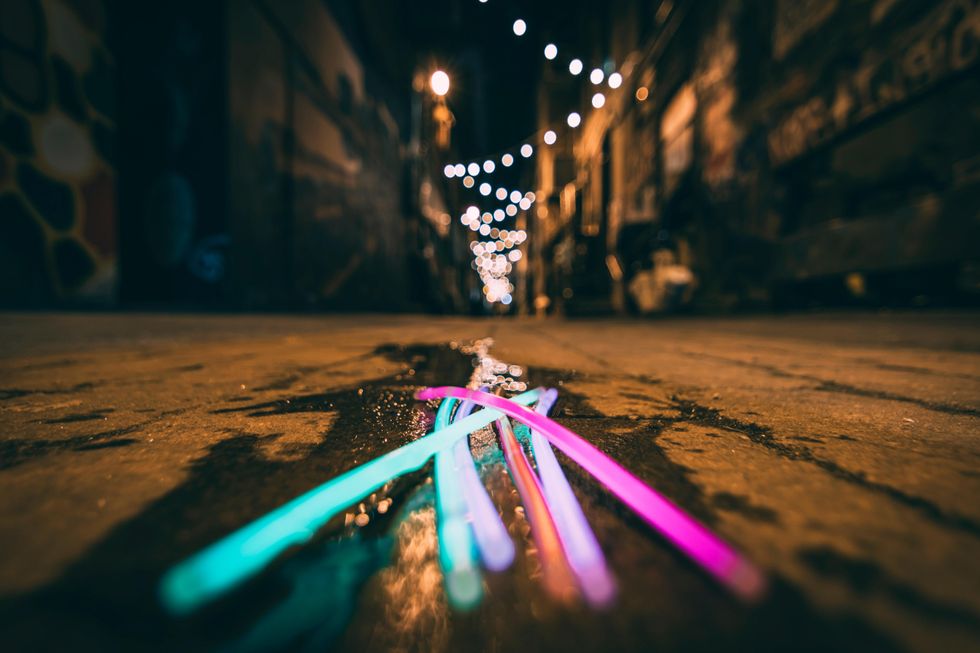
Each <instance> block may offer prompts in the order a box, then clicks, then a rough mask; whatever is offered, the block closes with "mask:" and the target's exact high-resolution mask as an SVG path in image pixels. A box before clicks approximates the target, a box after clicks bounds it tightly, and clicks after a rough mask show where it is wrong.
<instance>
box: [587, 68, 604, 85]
mask: <svg viewBox="0 0 980 653" xmlns="http://www.w3.org/2000/svg"><path fill="white" fill-rule="evenodd" d="M605 77H606V75H605V73H603V72H602V68H593V69H592V72H591V73H589V81H590V82H592V83H593V84H601V83H602V80H603V79H605Z"/></svg>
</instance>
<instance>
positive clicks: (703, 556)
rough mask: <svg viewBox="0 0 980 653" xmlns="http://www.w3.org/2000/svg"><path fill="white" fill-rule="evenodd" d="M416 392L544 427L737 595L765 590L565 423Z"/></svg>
mask: <svg viewBox="0 0 980 653" xmlns="http://www.w3.org/2000/svg"><path fill="white" fill-rule="evenodd" d="M416 396H417V397H418V398H419V399H422V400H427V399H437V398H441V397H456V398H457V399H469V400H471V401H473V402H474V403H477V404H480V405H481V406H487V407H493V408H495V409H497V410H499V411H500V412H502V413H504V414H506V415H508V416H510V417H513V418H514V419H517V420H520V421H521V422H524V423H525V424H527V425H528V426H530V427H531V428H532V429H535V430H538V431H540V432H541V434H542V435H544V436H545V437H547V438H548V440H549V441H550V442H551V443H552V444H554V445H555V446H557V447H558V448H559V449H561V450H562V451H564V452H565V454H567V455H568V457H569V458H571V459H572V460H574V461H575V462H576V463H578V464H579V465H581V466H582V468H584V469H585V470H586V471H587V472H589V473H590V474H592V476H594V477H595V478H596V479H597V480H598V481H599V482H600V483H602V484H603V485H605V486H606V487H607V488H608V489H609V490H610V491H611V492H612V493H613V494H615V495H616V496H617V497H619V499H620V500H621V501H623V503H625V504H626V505H627V506H629V507H630V508H631V509H632V510H633V511H634V512H636V514H638V515H639V516H640V517H642V518H643V519H644V520H645V521H646V522H647V523H648V524H650V525H651V526H652V527H653V528H655V529H656V530H657V531H659V532H660V533H661V534H662V535H663V536H664V537H666V538H667V539H668V540H670V541H671V542H673V543H674V544H675V545H676V546H677V547H678V548H679V549H680V550H681V551H683V552H684V553H686V554H687V555H688V556H689V557H690V558H691V559H692V560H694V561H695V562H697V563H698V564H700V565H701V566H702V567H704V569H705V570H707V571H708V572H709V573H711V574H712V575H713V576H714V577H715V578H717V579H718V580H719V581H720V582H721V583H722V584H723V585H725V586H726V587H728V588H729V589H730V590H732V592H734V593H735V594H736V595H737V596H739V597H741V598H744V599H755V598H758V597H759V596H760V595H761V594H762V592H763V589H764V584H765V583H764V579H763V577H762V575H761V573H760V572H759V571H758V570H757V569H756V568H755V567H754V566H753V565H752V563H750V562H749V561H748V560H746V559H745V558H743V557H742V556H741V555H739V553H738V552H736V551H735V550H734V549H733V548H732V547H730V546H729V545H728V544H726V543H725V542H724V541H722V540H721V539H720V538H718V537H717V536H716V535H715V534H714V533H712V532H711V531H709V530H708V529H707V528H705V527H704V526H702V525H701V524H700V523H698V522H697V521H695V520H694V519H693V518H692V517H690V516H688V515H687V513H685V512H684V511H683V510H681V509H680V508H678V507H677V506H675V505H674V504H673V503H671V502H670V501H669V500H667V499H666V498H665V497H664V496H662V495H661V494H660V493H658V492H657V491H656V490H654V489H653V488H651V487H649V486H647V485H646V484H645V483H643V482H642V481H641V480H640V479H638V478H636V477H635V476H633V475H632V474H631V473H630V472H629V471H627V470H626V469H624V468H623V467H622V466H620V465H619V464H618V463H617V462H616V461H614V460H613V459H611V458H610V457H609V456H607V455H606V454H604V453H602V452H601V451H599V450H598V449H596V448H595V447H594V446H592V445H591V444H589V443H588V442H586V441H585V440H583V439H582V438H581V437H579V436H578V435H576V434H575V433H573V432H571V431H569V430H568V429H566V428H565V427H564V426H562V425H561V424H558V423H556V422H554V421H552V420H551V419H549V418H547V417H545V416H543V415H538V414H537V413H535V412H533V411H531V410H528V409H527V408H525V407H524V406H521V405H520V404H518V403H516V402H514V401H512V400H509V399H504V398H503V397H497V396H495V395H491V394H488V393H485V392H476V391H473V390H467V389H465V388H456V387H449V386H443V387H438V388H426V389H424V390H422V391H420V392H419V393H418V394H417V395H416ZM521 403H523V402H521Z"/></svg>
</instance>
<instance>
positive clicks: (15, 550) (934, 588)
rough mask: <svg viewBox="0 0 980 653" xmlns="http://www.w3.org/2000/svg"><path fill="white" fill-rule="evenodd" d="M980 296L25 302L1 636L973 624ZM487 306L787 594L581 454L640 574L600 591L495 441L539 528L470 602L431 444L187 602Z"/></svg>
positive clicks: (416, 407)
mask: <svg viewBox="0 0 980 653" xmlns="http://www.w3.org/2000/svg"><path fill="white" fill-rule="evenodd" d="M976 326H977V323H976V315H975V314H971V313H959V314H956V313H952V314H950V313H926V314H909V313H896V314H890V313H884V314H878V315H875V314H837V315H834V314H828V315H820V314H817V315H811V316H784V317H771V318H752V317H744V318H730V319H693V318H691V319H671V320H659V321H649V322H635V321H623V320H605V321H558V320H517V319H509V320H503V319H498V320H479V319H478V320H472V319H459V318H423V317H392V316H375V317H371V316H345V317H329V318H328V317H271V316H270V317H254V316H192V315H186V316H184V315H175V316H153V315H127V316H125V317H122V316H120V315H118V314H93V315H78V314H34V315H32V314H6V315H3V317H2V319H0V342H2V349H0V351H2V364H0V365H2V366H0V378H2V379H3V384H2V388H0V406H2V411H3V415H4V432H3V439H2V442H0V446H2V449H0V460H2V466H3V469H2V471H0V496H2V497H3V499H2V500H0V511H2V512H0V529H2V531H0V537H2V541H3V542H4V556H3V558H2V561H0V592H2V596H3V600H2V603H0V606H2V608H0V609H2V620H3V621H2V629H3V631H4V632H5V633H7V634H6V635H5V636H4V637H5V640H6V641H7V642H8V643H7V644H5V646H8V645H9V642H10V641H11V640H12V641H13V642H14V644H15V645H14V649H15V650H28V649H29V650H64V649H66V648H70V649H71V650H77V651H82V650H86V651H87V650H102V651H104V650H131V649H134V648H141V649H143V648H146V649H156V650H176V649H178V648H179V649H181V650H199V649H211V648H218V649H221V650H261V649H263V648H267V647H270V646H272V642H277V646H278V645H281V644H282V643H283V642H290V641H295V638H297V637H305V638H308V639H301V640H299V641H306V642H307V645H308V646H309V645H310V644H309V642H310V641H317V640H316V637H319V638H320V640H319V641H320V642H321V643H322V642H326V643H327V644H326V645H325V646H326V647H327V648H329V645H330V643H333V644H334V645H336V646H339V647H340V648H344V649H346V650H379V649H385V650H432V651H453V650H461V649H463V648H465V649H467V650H475V651H512V650H532V649H535V650H620V651H634V650H636V651H639V650H668V651H670V650H692V649H699V650H701V649H703V650H718V649H719V648H735V649H745V650H787V649H789V648H792V649H794V650H831V649H832V650H862V651H866V650H911V651H935V650H944V651H969V650H976V648H975V647H976V644H977V641H978V638H980V621H978V615H980V597H978V593H977V587H978V584H980V565H978V564H977V560H978V559H980V541H978V536H980V509H978V505H980V504H978V503H977V501H976V497H977V496H978V493H980V474H978V472H977V470H978V468H980V467H978V461H980V441H978V439H977V433H978V432H980V429H978V414H980V332H978V330H977V329H976ZM488 337H489V338H492V339H493V341H494V343H495V344H494V345H493V347H492V349H491V353H492V354H493V356H495V357H496V358H498V359H500V360H502V361H504V362H506V363H509V364H512V365H518V366H521V368H522V370H521V372H522V375H521V376H520V377H519V378H521V379H522V380H524V381H526V382H527V383H529V384H531V385H536V384H546V385H551V386H554V387H556V388H558V390H559V400H558V403H557V405H556V407H555V409H554V411H553V412H552V414H553V415H554V416H555V417H556V418H557V421H558V422H559V423H561V424H563V425H565V426H567V427H569V428H571V429H572V430H573V431H576V432H578V433H579V434H581V435H582V436H583V437H585V438H586V439H588V440H589V441H591V442H592V443H594V444H595V445H597V446H598V447H599V448H600V449H601V450H602V451H604V452H606V453H607V454H609V455H610V456H612V457H613V458H614V459H616V460H618V461H619V462H621V463H622V464H623V465H624V466H626V467H627V468H629V469H630V470H631V471H633V472H635V473H636V474H637V475H638V476H639V477H640V478H641V479H642V480H643V481H645V482H646V483H648V484H650V485H651V486H652V487H654V488H656V489H657V490H659V491H661V492H663V494H664V495H665V496H667V497H668V498H669V499H671V500H673V501H674V502H676V503H677V504H678V505H679V506H680V507H681V508H683V509H685V510H686V511H688V512H689V513H690V514H692V515H693V516H695V517H696V518H697V519H699V520H700V521H702V522H703V523H704V524H706V525H708V526H709V527H710V528H712V529H713V530H715V531H716V532H717V533H718V534H719V535H721V536H722V537H723V538H725V539H726V540H728V541H729V542H730V543H731V544H733V545H734V546H735V547H736V548H737V549H739V550H740V551H741V552H743V553H744V554H745V555H746V556H747V557H748V558H749V559H750V560H751V561H752V562H754V563H755V564H757V565H758V566H759V567H760V568H761V570H762V571H763V572H764V574H765V575H766V577H767V580H768V586H769V589H768V593H767V594H766V595H765V596H764V597H763V598H762V599H761V601H760V602H759V603H757V604H755V605H746V604H743V603H741V602H740V601H738V600H737V599H736V598H735V597H733V596H732V595H731V594H729V593H727V592H726V591H725V590H723V589H721V588H720V587H719V586H718V585H717V584H715V583H714V582H713V581H712V580H711V579H710V578H709V577H708V576H707V575H705V574H704V573H703V572H702V571H700V570H699V569H697V568H696V566H694V565H692V564H691V563H690V562H689V561H687V560H686V559H684V558H683V556H680V555H678V554H677V553H676V552H675V551H674V550H673V549H672V547H671V546H670V545H669V544H667V543H665V541H664V540H663V538H661V537H659V536H658V535H657V534H655V533H653V532H651V530H650V529H649V528H648V527H647V526H646V525H645V524H643V523H642V522H640V521H639V520H637V519H636V518H635V517H634V516H632V515H631V514H630V513H629V511H627V510H624V509H623V507H622V506H621V505H620V504H619V503H618V502H617V501H616V500H615V499H613V498H612V497H610V495H609V494H608V493H607V492H605V491H604V490H603V489H602V488H601V487H600V486H598V485H597V484H596V482H595V481H594V480H592V479H590V478H589V477H588V476H587V475H585V474H583V473H582V472H581V471H580V470H579V469H578V468H577V467H576V466H575V465H574V464H572V463H568V462H567V459H564V458H562V461H563V463H565V464H564V466H565V467H566V469H567V472H568V475H569V478H570V480H571V483H572V485H573V487H574V489H575V492H576V494H577V495H578V496H579V498H580V500H581V502H582V504H583V506H584V509H585V512H586V515H587V517H588V520H589V522H590V524H591V525H592V526H593V528H594V530H595V533H596V536H597V538H598V541H599V543H600V545H601V547H602V550H603V551H604V553H605V554H606V556H607V558H608V562H609V565H610V567H611V570H612V572H613V575H614V577H615V580H616V582H617V584H618V586H619V595H618V597H617V599H616V601H615V603H614V604H613V605H612V606H611V607H609V608H606V609H604V610H599V611H593V610H589V609H587V608H585V607H584V606H583V605H582V602H581V600H580V599H572V600H571V601H570V602H568V603H565V604H563V603H561V602H556V601H552V600H549V599H548V598H547V597H546V596H545V595H544V594H543V590H542V587H541V584H540V582H539V580H536V579H539V576H540V573H539V572H540V569H539V562H538V559H537V556H536V554H535V552H534V547H533V545H532V543H531V539H530V536H529V529H528V524H527V522H526V521H525V519H524V517H523V512H522V511H521V510H520V509H519V507H518V506H519V504H520V501H519V499H518V497H517V494H516V492H515V491H514V489H513V486H512V484H511V482H510V480H509V477H508V473H507V471H506V469H505V467H504V465H503V463H502V460H501V459H500V458H499V454H497V455H496V458H495V459H491V460H489V461H486V469H485V471H484V479H485V481H486V483H487V486H488V487H489V489H490V491H491V494H492V496H493V498H494V500H495V501H496V502H497V503H498V505H499V507H500V510H501V511H502V514H503V515H504V517H505V522H506V524H507V527H508V529H509V531H510V533H511V534H512V536H513V537H514V538H515V541H516V542H517V559H516V561H515V563H514V566H513V567H512V568H511V569H509V570H507V571H504V572H501V573H490V574H488V575H487V576H486V579H485V580H486V582H487V583H488V586H487V593H486V596H485V598H484V600H483V603H482V605H480V607H479V608H477V609H476V610H475V611H473V612H472V613H458V612H452V611H450V610H449V608H448V607H447V604H446V600H445V597H444V595H443V588H442V581H441V574H440V571H439V563H438V557H437V545H436V531H435V520H434V513H433V497H432V485H431V473H432V469H431V465H429V466H426V467H425V468H424V469H423V470H422V471H421V472H419V473H415V474H413V475H409V476H408V477H405V478H401V479H399V480H397V482H396V483H394V484H393V485H391V486H389V487H387V490H386V491H385V492H381V493H378V494H377V495H376V496H375V495H372V498H371V499H370V500H369V501H366V502H363V503H361V504H360V506H351V507H350V508H349V509H348V510H347V511H346V512H345V513H344V516H343V517H342V518H341V517H338V518H336V519H335V520H334V521H332V522H331V524H330V525H329V526H328V527H327V528H326V529H325V532H324V534H323V535H322V536H321V537H318V538H317V539H316V540H315V541H314V542H313V543H311V544H310V545H308V546H306V547H300V548H299V549H298V550H295V551H294V552H293V553H292V554H291V555H289V556H287V558H286V559H285V560H283V561H279V562H277V563H276V564H275V565H274V566H273V567H272V568H271V569H270V570H268V571H266V572H264V573H263V574H261V575H260V576H259V578H258V579H257V580H255V581H252V582H251V583H250V584H248V585H246V586H245V587H244V588H242V589H240V590H238V591H237V592H235V593H233V594H232V595H231V596H230V597H227V598H224V599H222V601H220V602H219V603H218V604H216V605H214V606H209V607H208V608H207V610H206V611H205V612H204V616H201V615H197V616H195V617H192V618H185V619H175V618H171V617H169V616H167V615H166V614H165V613H164V612H163V611H162V609H161V608H160V606H159V604H158V602H157V601H156V586H157V584H158V582H159V579H160V577H161V575H162V574H163V572H164V571H165V570H166V568H167V567H168V566H170V565H172V564H173V563H175V562H177V561H178V560H180V559H182V558H184V557H186V556H187V555H190V554H191V553H193V552H195V551H196V550H198V549H200V548H201V547H203V546H205V545H207V544H210V543H211V542H212V541H214V540H216V539H218V538H219V537H221V536H223V535H224V534H226V533H228V532H230V531H232V530H234V529H235V528H238V527H240V526H242V525H243V524H245V523H247V522H248V521H251V520H252V519H255V518H257V517H259V516H261V515H262V514H263V513H265V512H267V511H268V510H271V509H273V508H275V507H276V506H278V505H279V504H281V503H283V502H285V501H287V500H289V499H291V498H293V497H294V496H297V495H299V494H301V493H302V492H304V491H306V490H308V489H310V488H311V487H314V486H316V485H318V484H320V483H322V482H324V481H325V480H327V479H329V478H330V477H332V476H335V475H337V474H339V473H340V472H343V471H345V470H347V469H349V468H351V467H353V466H355V465H357V464H360V463H364V462H366V461H367V460H368V459H370V458H372V457H374V456H376V455H379V454H381V453H384V452H386V451H389V450H391V449H393V448H394V447H396V446H398V445H399V444H401V443H404V442H407V441H409V440H412V439H414V438H416V437H418V436H419V435H421V434H422V433H423V432H425V430H426V426H427V423H428V422H429V421H431V417H432V416H431V410H430V411H429V413H428V416H427V414H426V406H425V405H424V404H422V403H421V402H417V401H415V400H414V399H413V398H412V393H413V391H414V390H416V389H417V388H419V387H422V386H426V385H443V384H452V385H465V384H466V383H467V381H468V380H469V376H470V374H471V373H472V371H473V366H472V364H471V359H472V357H471V356H470V355H467V354H465V353H463V352H462V351H461V349H462V348H465V347H466V346H467V345H469V344H471V343H472V342H473V341H474V340H476V339H481V338H488ZM430 406H431V404H430ZM382 506H383V507H382ZM360 513H364V515H366V517H362V518H360V519H357V515H358V514H360ZM287 597H288V598H287ZM287 601H289V603H286V602H287ZM283 606H286V607H285V608H284V607H283ZM277 608H278V612H277ZM311 633H313V635H311ZM28 643H30V644H28ZM19 647H20V648H19Z"/></svg>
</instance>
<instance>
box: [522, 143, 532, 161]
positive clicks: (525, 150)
mask: <svg viewBox="0 0 980 653" xmlns="http://www.w3.org/2000/svg"><path fill="white" fill-rule="evenodd" d="M532 154H534V148H533V147H531V145H530V144H529V143H524V145H521V156H522V157H524V158H525V159H526V158H528V157H529V156H531V155H532Z"/></svg>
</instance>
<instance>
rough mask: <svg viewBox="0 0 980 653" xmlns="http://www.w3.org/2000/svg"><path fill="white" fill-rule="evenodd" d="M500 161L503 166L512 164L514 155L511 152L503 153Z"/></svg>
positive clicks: (506, 166)
mask: <svg viewBox="0 0 980 653" xmlns="http://www.w3.org/2000/svg"><path fill="white" fill-rule="evenodd" d="M500 163H501V164H503V166H504V167H505V168H509V167H511V166H512V165H514V156H513V155H512V154H505V155H503V156H502V157H500Z"/></svg>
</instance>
